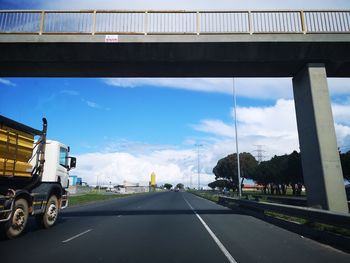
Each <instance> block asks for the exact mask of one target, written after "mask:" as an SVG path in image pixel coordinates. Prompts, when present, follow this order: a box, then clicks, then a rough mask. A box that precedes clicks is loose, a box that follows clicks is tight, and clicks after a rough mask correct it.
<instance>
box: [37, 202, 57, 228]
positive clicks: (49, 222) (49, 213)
mask: <svg viewBox="0 0 350 263" xmlns="http://www.w3.org/2000/svg"><path fill="white" fill-rule="evenodd" d="M57 217H58V200H57V197H56V196H55V195H52V196H51V197H50V198H49V200H48V201H47V204H46V208H45V212H44V214H39V215H37V216H36V217H35V219H36V222H37V223H38V224H39V226H41V227H44V228H50V227H52V226H53V225H54V224H55V222H56V220H57Z"/></svg>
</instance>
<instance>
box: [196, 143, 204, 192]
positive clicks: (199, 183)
mask: <svg viewBox="0 0 350 263" xmlns="http://www.w3.org/2000/svg"><path fill="white" fill-rule="evenodd" d="M195 146H196V147H197V172H198V190H199V189H200V185H201V179H200V169H199V147H202V146H203V144H198V143H197V144H195Z"/></svg>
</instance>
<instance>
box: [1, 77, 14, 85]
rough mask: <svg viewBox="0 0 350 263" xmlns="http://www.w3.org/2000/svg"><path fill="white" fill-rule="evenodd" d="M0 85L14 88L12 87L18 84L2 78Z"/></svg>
mask: <svg viewBox="0 0 350 263" xmlns="http://www.w3.org/2000/svg"><path fill="white" fill-rule="evenodd" d="M0 84H3V85H6V86H12V87H15V86H16V84H15V83H13V82H12V81H10V80H8V79H3V78H0Z"/></svg>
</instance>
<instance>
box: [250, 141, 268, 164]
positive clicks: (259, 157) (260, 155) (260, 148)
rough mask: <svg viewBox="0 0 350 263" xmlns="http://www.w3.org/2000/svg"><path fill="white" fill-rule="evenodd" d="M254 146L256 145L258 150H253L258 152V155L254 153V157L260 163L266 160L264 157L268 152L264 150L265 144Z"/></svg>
mask: <svg viewBox="0 0 350 263" xmlns="http://www.w3.org/2000/svg"><path fill="white" fill-rule="evenodd" d="M254 146H256V150H254V151H253V152H256V155H254V157H255V158H256V159H257V161H258V162H259V163H261V162H262V161H263V160H264V158H265V157H266V155H264V153H266V151H265V150H263V147H264V145H261V144H256V145H254Z"/></svg>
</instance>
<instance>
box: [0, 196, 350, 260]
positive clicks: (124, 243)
mask: <svg viewBox="0 0 350 263" xmlns="http://www.w3.org/2000/svg"><path fill="white" fill-rule="evenodd" d="M27 229H28V230H27V232H26V233H25V234H24V235H23V236H21V237H20V238H18V239H16V240H1V241H0V262H4V263H5V262H6V263H10V262H16V263H19V262H30V263H32V262H35V263H38V262H50V263H55V262H57V263H58V262H60V263H62V262H77V263H80V262H82V263H85V262H118V263H119V262H152V263H156V262H201V263H204V262H210V263H213V262H231V263H232V262H239V263H243V262H267V263H272V262H293V263H295V262H298V263H300V262H336V263H341V262H347V263H349V262H350V255H349V254H346V253H344V252H341V251H339V250H336V249H334V248H331V247H329V246H325V245H322V244H319V243H317V242H315V241H313V240H310V239H307V238H303V237H301V236H300V235H297V234H295V233H292V232H289V231H287V230H284V229H281V228H279V227H276V226H274V225H271V224H269V223H266V222H264V221H261V220H259V219H256V218H254V217H250V216H247V215H241V214H237V213H235V212H233V211H232V210H230V209H228V208H225V207H222V206H219V205H217V204H215V203H213V202H210V201H207V200H205V199H202V198H199V197H197V196H194V195H192V194H189V193H185V192H162V193H149V194H143V195H136V196H131V197H128V198H122V199H115V200H109V201H105V202H100V203H95V204H90V205H83V206H79V207H71V208H67V209H66V210H65V211H62V213H61V215H60V219H59V221H58V222H57V225H56V226H55V227H53V228H51V229H48V230H43V229H39V228H37V227H36V225H35V222H34V220H31V221H30V222H29V225H28V228H27Z"/></svg>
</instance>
